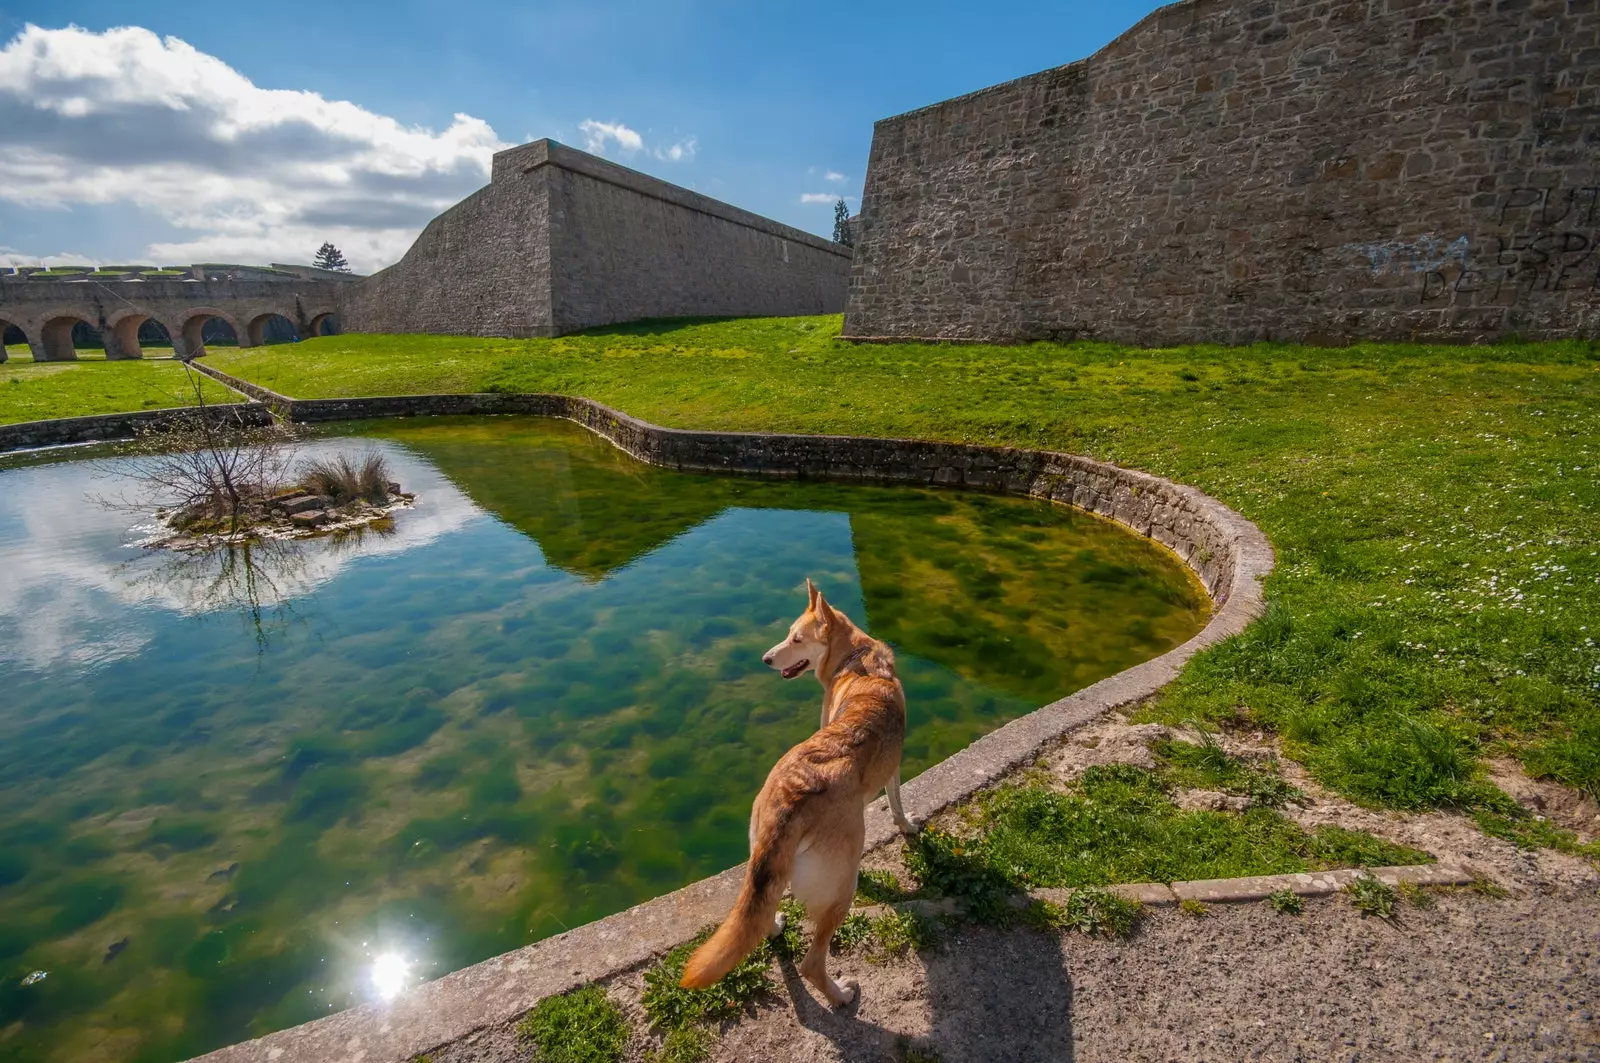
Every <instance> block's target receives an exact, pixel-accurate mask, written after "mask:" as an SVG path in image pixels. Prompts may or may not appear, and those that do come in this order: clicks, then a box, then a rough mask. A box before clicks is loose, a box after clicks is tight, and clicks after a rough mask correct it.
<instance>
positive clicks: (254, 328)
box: [239, 310, 300, 347]
mask: <svg viewBox="0 0 1600 1063" xmlns="http://www.w3.org/2000/svg"><path fill="white" fill-rule="evenodd" d="M274 322H277V323H278V324H277V325H276V326H275V327H274ZM245 332H246V335H244V336H240V337H239V344H240V346H243V347H260V346H262V345H264V344H269V343H291V342H293V341H294V340H297V339H299V338H300V333H299V331H298V330H297V329H296V328H295V327H294V319H293V318H292V317H290V316H289V315H288V314H283V313H279V312H278V311H276V310H268V311H266V312H264V313H260V314H256V315H255V316H254V317H253V318H251V319H250V323H249V324H248V325H247V326H245ZM274 336H276V337H278V338H274ZM285 337H286V338H285ZM246 340H248V341H249V342H246Z"/></svg>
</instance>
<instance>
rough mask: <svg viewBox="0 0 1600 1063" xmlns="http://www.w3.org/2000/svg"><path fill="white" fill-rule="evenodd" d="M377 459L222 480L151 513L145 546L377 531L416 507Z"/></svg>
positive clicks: (324, 461)
mask: <svg viewBox="0 0 1600 1063" xmlns="http://www.w3.org/2000/svg"><path fill="white" fill-rule="evenodd" d="M389 475H390V474H389V468H388V464H387V463H386V462H385V461H384V459H383V456H382V455H380V454H367V455H365V456H363V457H362V458H361V459H360V460H359V461H351V460H350V459H349V458H348V457H347V456H345V455H342V454H341V455H337V456H335V457H333V458H317V459H313V460H311V461H308V462H306V463H304V464H303V465H302V466H300V468H299V469H298V470H297V472H296V473H295V474H294V476H293V479H292V480H291V481H290V482H283V481H282V480H277V481H276V482H262V481H255V482H248V481H247V482H234V481H230V480H227V479H222V480H221V481H220V482H219V483H217V484H214V485H212V489H208V490H206V491H204V492H196V493H194V495H192V496H191V498H190V499H188V500H187V501H186V502H185V503H184V504H181V505H176V506H170V507H164V508H161V509H158V510H157V511H156V517H157V521H158V527H157V530H156V533H155V534H154V535H152V536H151V537H149V538H148V539H146V540H144V543H143V545H145V546H147V547H151V548H157V549H166V550H203V549H210V548H213V547H217V546H223V545H228V544H238V543H246V542H252V541H258V540H263V539H275V540H282V539H303V538H310V537H312V536H318V535H330V534H335V533H339V532H345V531H349V530H352V529H356V528H364V527H368V526H373V525H381V523H382V522H385V521H388V520H389V519H390V516H391V514H393V513H394V512H395V510H398V509H404V508H406V507H408V506H410V505H412V504H413V503H414V502H415V501H416V496H415V495H413V494H411V493H409V492H406V491H402V490H401V489H400V485H399V484H398V483H396V482H395V481H393V480H391V479H390V478H389Z"/></svg>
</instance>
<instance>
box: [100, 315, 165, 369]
mask: <svg viewBox="0 0 1600 1063" xmlns="http://www.w3.org/2000/svg"><path fill="white" fill-rule="evenodd" d="M155 329H159V330H160V334H161V335H163V336H165V337H166V342H168V343H171V342H172V334H171V333H170V332H169V331H168V330H167V326H165V325H163V324H162V323H161V322H159V321H157V320H156V319H155V318H153V317H151V316H150V315H149V314H147V313H145V312H144V311H143V310H138V309H133V310H124V311H123V312H122V313H120V314H116V315H114V316H112V317H111V319H110V320H108V321H107V322H106V327H105V329H104V330H103V331H102V336H103V337H104V338H105V343H106V357H107V358H143V357H144V344H145V343H146V342H149V341H150V339H153V338H154V330H155ZM141 333H143V337H144V338H141V335H140V334H141Z"/></svg>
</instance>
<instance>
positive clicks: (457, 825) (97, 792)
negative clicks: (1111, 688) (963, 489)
mask: <svg viewBox="0 0 1600 1063" xmlns="http://www.w3.org/2000/svg"><path fill="white" fill-rule="evenodd" d="M348 430H349V429H346V431H348ZM365 431H367V432H368V433H369V437H370V438H378V439H380V440H381V442H380V445H381V446H382V447H383V448H384V450H385V453H386V455H387V456H388V457H389V459H390V461H391V462H392V464H393V465H394V467H396V468H397V469H398V470H399V478H400V479H401V480H402V482H403V483H404V484H405V486H406V488H407V489H408V490H415V491H416V492H417V495H418V504H417V507H416V508H415V509H413V510H405V511H401V512H400V513H398V514H396V516H395V519H394V526H393V530H392V532H385V533H379V534H369V535H366V536H362V537H353V538H351V539H349V540H346V541H343V542H335V541H330V540H312V541H308V542H299V543H290V544H277V545H276V546H272V547H268V548H265V549H260V548H252V549H251V550H249V551H235V552H232V553H222V554H216V555H210V556H202V557H194V558H190V557H174V556H172V555H157V556H151V555H146V554H144V553H141V552H140V551H137V550H133V549H130V548H129V547H128V546H127V544H128V543H129V542H130V541H131V540H132V539H133V538H136V537H137V535H136V533H132V532H130V530H129V529H128V528H127V527H126V524H127V521H126V518H125V517H124V516H122V515H120V514H108V513H107V512H106V511H105V510H103V509H100V508H98V507H95V506H92V505H90V504H88V503H87V502H86V501H84V499H85V496H86V495H88V494H90V493H91V492H92V490H93V489H94V487H95V486H96V485H94V484H92V483H90V482H89V481H88V479H87V477H88V470H86V469H84V468H83V467H82V466H81V465H79V464H77V463H72V462H68V463H57V464H46V465H38V464H33V465H23V466H22V467H18V468H9V469H4V468H0V689H4V690H5V692H6V695H5V698H4V700H3V701H0V807H3V808H5V809H6V810H7V813H8V815H7V816H6V817H5V818H4V819H0V1037H3V1038H4V1041H3V1042H0V1055H4V1056H5V1058H7V1059H8V1060H18V1061H23V1063H27V1061H34V1060H68V1059H71V1060H76V1059H82V1058H90V1057H93V1058H102V1059H108V1060H131V1059H134V1058H139V1059H142V1060H149V1061H152V1063H159V1061H161V1060H171V1059H179V1058H184V1057H187V1056H189V1055H194V1054H197V1053H199V1052H201V1051H204V1050H206V1049H209V1048H212V1047H216V1046H217V1045H220V1044H224V1043H227V1042H230V1041H234V1040H238V1039H240V1038H243V1037H247V1036H252V1035H256V1034H260V1033H264V1032H267V1031H269V1030H272V1029H277V1028H280V1027H283V1026H286V1025H290V1024H292V1023H295V1022H299V1021H303V1020H305V1019H308V1018H314V1017H316V1016H318V1015H322V1014H326V1013H327V1012H328V1011H330V1010H333V1009H337V1008H342V1007H345V1006H348V1005H350V1004H353V1003H359V1002H362V1001H364V1000H367V999H371V998H372V997H374V996H375V995H377V996H381V995H382V994H383V993H384V992H387V991H389V990H390V989H392V988H393V987H394V986H396V985H404V984H410V983H411V982H414V981H415V980H416V979H418V978H421V977H434V976H437V975H438V974H442V973H444V972H445V971H448V970H451V969H454V968H456V967H459V966H461V965H463V964H466V963H469V962H472V961H474V960H477V959H481V958H483V957H485V956H488V955H492V954H494V953H497V952H501V951H504V950H506V949H509V948H513V947H515V946H517V945H521V944H524V943H526V942H528V941H531V940H536V939H538V938H540V937H544V936H546V935H549V934H551V933H556V932H559V931H561V930H562V929H565V928H568V927H572V926H576V925H578V924H581V923H583V922H586V921H588V920H590V919H593V918H596V917H599V916H603V915H606V914H609V913H611V912H614V911H617V910H620V909H622V908H624V907H627V906H628V905H631V904H634V903H637V902H638V901H640V900H642V899H644V898H646V897H649V896H651V895H654V894H657V893H660V892H662V891H664V890H668V889H672V888H674V887H676V886H678V885H681V884H683V883H685V882H688V881H691V880H693V879H694V878H696V877H698V876H700V875H704V874H707V873H710V872H714V871H717V870H720V869H722V868H724V867H727V866H729V865H731V864H733V863H736V862H738V861H739V860H740V859H742V858H743V855H744V847H745V839H744V830H745V819H746V816H747V814H748V809H749V802H750V799H751V796H752V795H753V793H754V792H755V789H756V788H757V787H758V786H759V784H760V781H761V779H762V778H763V777H764V775H765V773H766V770H767V768H768V767H769V766H770V765H771V763H772V761H773V760H774V759H776V757H777V756H778V755H779V754H780V753H781V752H782V751H783V750H784V749H785V748H787V747H788V746H789V745H791V744H792V743H794V742H795V741H798V740H799V739H800V738H801V737H803V736H804V735H805V734H806V733H807V732H808V731H809V730H810V729H811V728H812V727H814V726H815V721H816V698H817V696H818V694H817V689H816V687H815V685H814V684H809V683H804V682H796V683H782V682H779V681H777V680H776V679H775V677H774V676H773V675H772V674H771V672H770V670H768V669H766V668H764V667H762V666H761V663H760V655H761V652H762V651H763V650H764V649H765V648H766V647H767V646H769V645H770V644H771V643H772V642H773V641H774V640H775V638H776V637H777V633H778V632H780V631H781V630H782V627H783V626H784V625H785V624H786V623H787V622H788V621H789V620H790V619H791V618H792V616H793V615H794V613H795V612H796V611H797V609H798V608H799V605H800V603H801V601H802V597H801V595H800V593H799V588H800V587H801V586H802V581H803V580H804V578H805V577H807V576H810V577H812V578H814V579H816V580H818V582H819V583H820V584H821V585H822V586H824V587H825V588H826V589H827V590H828V592H829V596H830V599H831V600H832V601H834V602H836V603H837V604H839V605H840V607H842V608H844V609H845V611H846V612H848V613H850V614H851V615H852V616H853V617H855V618H857V619H858V620H860V621H862V622H863V623H864V624H865V625H866V626H867V627H868V628H869V630H872V631H873V632H874V633H875V634H878V635H879V636H880V637H886V638H888V639H890V640H891V641H893V642H895V643H896V645H897V648H898V650H899V652H900V666H901V673H902V676H903V678H904V681H905V683H906V687H907V691H908V699H909V702H910V706H911V721H910V729H909V734H908V739H907V745H906V755H907V767H908V773H912V774H914V773H915V772H916V771H917V770H920V768H922V767H925V766H926V765H928V764H930V763H932V762H934V761H935V760H937V759H939V758H940V757H943V756H946V755H948V754H949V753H950V752H953V751H954V750H955V749H958V748H960V747H961V746H963V745H965V744H967V743H968V742H970V741H972V740H973V739H974V738H976V737H977V736H979V735H981V734H983V733H984V732H986V731H988V730H990V729H992V728H993V727H994V726H996V725H997V724H998V723H1000V722H1003V721H1004V720H1006V719H1009V718H1012V717H1014V716H1016V715H1019V714H1020V713H1023V712H1026V711H1028V710H1030V709H1032V708H1034V707H1036V706H1037V705H1038V704H1040V703H1041V702H1042V701H1044V700H1046V699H1048V698H1052V697H1055V696H1058V695H1060V694H1062V693H1065V692H1067V691H1069V690H1071V689H1074V688H1076V687H1079V686H1082V685H1084V684H1085V683H1087V682H1092V681H1094V680H1095V679H1098V678H1100V677H1101V676H1103V675H1108V674H1111V673H1112V672H1115V671H1118V670H1120V669H1121V668H1124V667H1126V666H1128V665H1130V664H1132V663H1135V662H1137V661H1139V660H1142V659H1145V658H1148V657H1150V656H1153V655H1155V654H1157V653H1160V652H1162V651H1164V650H1165V649H1167V648H1169V647H1170V646H1172V645H1175V644H1177V643H1178V642H1180V641H1182V640H1183V639H1185V638H1187V637H1188V636H1189V635H1190V634H1192V633H1193V631H1195V630H1196V629H1197V628H1198V626H1199V625H1200V623H1201V622H1203V619H1204V604H1203V601H1202V600H1201V599H1200V597H1199V595H1198V594H1197V592H1196V590H1195V588H1194V587H1193V585H1192V583H1191V582H1190V581H1189V580H1188V578H1187V576H1186V575H1185V574H1184V573H1183V572H1182V571H1181V570H1180V569H1179V568H1178V567H1177V565H1176V564H1175V562H1174V561H1173V560H1172V559H1171V558H1170V557H1167V556H1166V555H1163V554H1162V553H1160V552H1159V551H1157V550H1156V549H1154V548H1153V547H1151V546H1150V545H1149V544H1146V543H1143V542H1141V541H1139V540H1137V539H1135V538H1133V537H1131V536H1128V535H1127V534H1125V533H1123V532H1121V531H1119V530H1117V529H1116V528H1114V527H1111V526H1109V525H1106V524H1105V523H1103V522H1101V521H1097V520H1095V519H1093V518H1089V517H1085V516H1083V515H1081V514H1075V513H1072V512H1071V511H1068V510H1064V509H1060V508H1058V507H1052V506H1049V505H1045V504H1040V503H1033V502H1029V501H1026V500H1018V499H1003V498H990V497H984V496H974V495H964V494H957V493H950V492H936V491H925V490H913V489H893V488H878V487H867V486H850V485H833V484H808V483H792V482H782V483H780V482H764V481H756V480H745V479H722V478H712V477H703V476H686V475H681V474H676V473H669V472H664V471H661V470H655V469H649V468H647V467H644V466H640V465H637V464H636V463H633V462H631V461H629V460H628V459H626V458H625V457H624V456H623V455H621V454H620V453H618V452H617V451H615V450H614V449H613V448H611V447H610V446H609V445H607V444H605V443H603V442H601V441H598V440H596V439H594V438H593V437H592V436H589V435H587V434H586V433H584V432H582V430H580V429H577V428H576V427H574V426H570V425H565V424H561V423H552V422H545V421H537V420H526V419H517V418H494V419H483V420H467V421H454V420H449V419H438V420H418V421H406V422H394V423H386V424H382V425H374V426H369V427H368V428H366V429H365ZM318 445H319V446H326V447H329V448H332V447H335V446H339V445H341V444H340V443H339V441H338V440H336V439H330V440H327V441H325V442H323V443H319V444H318ZM345 445H351V446H354V447H357V448H359V447H365V446H367V445H369V443H368V439H366V438H364V439H361V440H359V441H353V442H351V443H348V444H345ZM235 618H242V620H243V622H242V623H239V622H235ZM119 943H120V944H121V947H120V948H118V949H117V950H116V951H115V953H114V954H113V953H111V952H110V951H109V950H110V947H111V946H112V945H115V944H119ZM35 970H47V971H49V972H50V976H49V977H48V978H47V979H44V980H41V981H38V982H36V983H34V984H33V985H29V986H26V987H24V986H22V985H21V982H22V980H23V978H24V977H25V976H26V975H27V974H28V973H29V972H31V971H35ZM408 980H409V981H408Z"/></svg>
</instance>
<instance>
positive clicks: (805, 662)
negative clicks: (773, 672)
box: [778, 659, 811, 679]
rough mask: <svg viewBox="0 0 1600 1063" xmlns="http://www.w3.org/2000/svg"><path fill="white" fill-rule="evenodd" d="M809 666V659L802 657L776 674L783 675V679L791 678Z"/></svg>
mask: <svg viewBox="0 0 1600 1063" xmlns="http://www.w3.org/2000/svg"><path fill="white" fill-rule="evenodd" d="M810 667H811V661H810V660H809V659H802V660H799V661H796V662H795V663H794V664H791V665H790V666H789V667H787V668H785V669H784V670H783V671H782V672H780V673H778V674H779V675H781V676H783V678H785V679H793V678H794V677H795V676H797V675H799V674H800V673H801V672H803V671H805V670H806V669H807V668H810Z"/></svg>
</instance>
